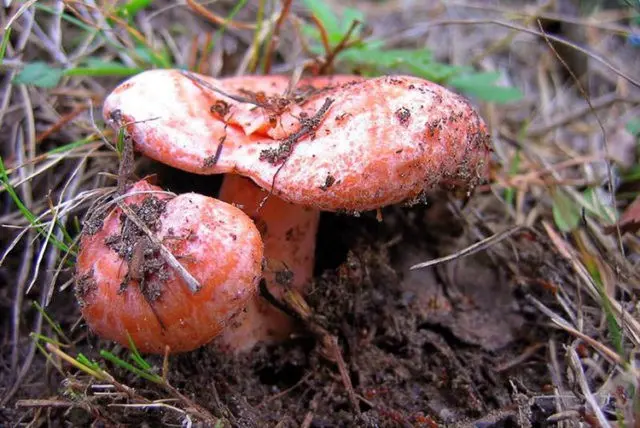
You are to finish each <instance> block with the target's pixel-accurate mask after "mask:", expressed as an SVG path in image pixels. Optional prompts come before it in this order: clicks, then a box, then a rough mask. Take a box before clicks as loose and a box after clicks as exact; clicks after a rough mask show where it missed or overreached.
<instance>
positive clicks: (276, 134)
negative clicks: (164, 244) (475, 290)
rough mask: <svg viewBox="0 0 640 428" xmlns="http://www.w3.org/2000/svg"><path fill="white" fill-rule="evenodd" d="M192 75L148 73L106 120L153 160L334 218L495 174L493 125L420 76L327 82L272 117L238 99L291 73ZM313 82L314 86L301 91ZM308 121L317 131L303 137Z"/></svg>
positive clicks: (121, 93) (280, 84) (123, 91)
mask: <svg viewBox="0 0 640 428" xmlns="http://www.w3.org/2000/svg"><path fill="white" fill-rule="evenodd" d="M192 76H195V78H193V77H189V76H188V75H187V74H185V73H183V72H180V71H178V70H151V71H146V72H143V73H140V74H138V75H136V76H134V77H132V78H130V79H129V80H127V81H126V82H124V83H123V84H121V85H120V86H119V87H118V88H116V89H115V90H114V91H113V92H112V93H111V94H110V95H109V96H108V98H107V99H106V101H105V104H104V114H105V117H106V118H107V119H108V120H110V121H111V123H112V124H113V125H114V126H120V125H124V126H126V129H127V131H128V132H129V133H130V135H131V136H132V138H133V140H134V141H135V144H136V149H137V150H139V151H141V152H142V153H143V154H145V155H146V156H148V157H151V158H153V159H156V160H158V161H161V162H163V163H167V164H169V165H171V166H174V167H177V168H180V169H183V170H187V171H190V172H194V173H199V174H218V173H227V172H234V173H237V174H240V175H243V176H246V177H248V178H250V179H252V180H253V181H254V182H256V183H257V184H258V185H259V186H261V187H263V188H265V189H271V188H272V186H273V194H274V195H276V196H279V197H280V198H282V199H284V200H286V201H288V202H291V203H294V204H299V205H303V206H308V207H315V208H318V209H321V210H327V211H343V210H345V211H364V210H370V209H376V208H380V207H383V206H386V205H391V204H395V203H399V202H403V201H407V200H412V199H414V198H416V197H419V196H420V195H421V194H422V193H423V192H425V191H428V190H432V189H436V188H442V187H445V188H463V189H470V188H473V187H474V186H476V185H477V184H478V183H479V182H481V181H482V180H483V179H484V178H485V176H486V174H487V172H488V164H489V162H488V160H489V156H490V152H491V149H490V145H489V135H488V133H487V128H486V126H485V124H484V122H483V121H482V120H481V119H480V117H479V116H478V115H477V113H476V112H475V111H474V110H473V108H472V107H471V105H470V104H469V103H468V102H467V101H466V100H465V99H464V98H463V97H461V96H459V95H457V94H455V93H453V92H451V91H449V90H447V89H445V88H443V87H442V86H439V85H437V84H434V83H431V82H428V81H425V80H423V79H419V78H416V77H409V76H395V77H379V78H372V79H362V78H357V77H348V76H341V77H339V78H336V79H335V80H336V82H337V83H338V84H337V85H333V86H329V87H327V88H323V89H317V88H318V87H321V86H323V85H326V79H323V81H322V82H321V83H320V84H317V85H315V87H316V90H315V91H313V90H312V91H308V93H307V94H306V95H304V96H302V98H301V99H300V100H299V102H291V103H290V105H288V106H287V108H285V109H283V111H282V112H279V113H278V114H277V115H274V114H270V112H269V111H267V110H266V109H264V108H260V107H256V106H255V105H254V104H251V103H246V102H241V101H238V97H244V96H246V92H242V91H240V90H241V89H242V86H243V85H245V87H246V88H248V90H249V91H251V88H252V87H265V86H268V85H271V86H273V87H274V88H277V89H278V90H283V89H284V88H286V87H287V85H288V78H287V77H285V76H244V77H242V78H231V79H214V78H210V77H206V76H200V75H192ZM265 82H266V83H265ZM345 82H346V83H345ZM309 85H311V86H314V85H313V79H304V80H303V81H301V83H300V84H299V85H298V86H297V87H296V88H297V89H299V90H300V91H302V92H304V90H303V88H304V87H305V86H309ZM212 88H213V90H212ZM224 94H227V95H229V96H227V95H224ZM216 106H217V107H219V108H216ZM212 107H213V108H212ZM274 120H275V122H274ZM305 124H306V125H307V126H308V128H310V131H309V132H304V133H301V134H300V135H297V136H296V133H300V130H301V129H302V128H303V127H304V126H305ZM293 137H297V138H293ZM287 142H289V143H290V145H289V146H290V147H288V149H290V150H288V151H287V150H286V149H287V147H285V146H286V143H287ZM283 144H284V145H283ZM283 150H284V151H285V152H286V153H287V156H286V157H285V156H280V154H281V153H282V152H283ZM274 178H275V179H274Z"/></svg>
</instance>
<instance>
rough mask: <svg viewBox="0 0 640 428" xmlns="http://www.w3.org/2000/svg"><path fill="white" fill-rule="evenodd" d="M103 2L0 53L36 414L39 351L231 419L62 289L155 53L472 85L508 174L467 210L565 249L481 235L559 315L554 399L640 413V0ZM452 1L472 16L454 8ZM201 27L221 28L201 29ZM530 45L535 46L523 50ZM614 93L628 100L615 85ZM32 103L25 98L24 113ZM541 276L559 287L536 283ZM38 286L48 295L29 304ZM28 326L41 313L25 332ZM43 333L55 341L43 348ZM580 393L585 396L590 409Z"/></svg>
mask: <svg viewBox="0 0 640 428" xmlns="http://www.w3.org/2000/svg"><path fill="white" fill-rule="evenodd" d="M285 3H286V2H285ZM454 3H455V5H454ZM97 4H98V6H94V5H93V3H91V2H60V3H56V2H35V3H32V4H30V5H28V6H25V7H24V8H18V7H14V8H12V9H10V11H11V13H12V15H11V16H5V17H4V19H5V20H4V22H3V27H4V26H6V28H5V31H4V33H3V36H2V41H1V42H0V62H1V63H2V68H3V71H5V72H6V73H7V75H8V76H9V77H10V79H9V80H7V81H6V82H5V83H4V84H3V86H2V87H1V88H0V90H1V91H2V93H3V94H6V95H7V96H6V97H5V98H4V101H3V103H4V104H3V105H1V106H0V125H1V126H2V127H3V129H5V130H6V132H3V137H2V138H4V139H6V141H3V143H2V144H1V145H0V147H2V149H1V150H2V151H0V185H1V187H0V197H1V198H3V199H2V203H1V204H0V205H2V210H1V211H0V225H2V226H1V227H3V229H2V230H3V232H2V234H3V238H2V240H0V242H2V243H3V245H4V246H5V248H3V251H2V259H0V269H2V270H0V273H3V274H4V276H5V277H6V278H10V279H11V281H10V283H9V284H6V285H2V286H1V287H2V292H3V293H4V294H3V295H7V296H12V297H11V298H12V299H13V300H12V306H11V309H12V315H11V316H10V317H8V318H7V320H9V321H10V323H9V324H10V330H11V337H12V339H11V340H6V341H5V342H7V343H9V342H11V344H10V345H3V346H8V348H10V349H11V350H10V352H8V353H10V354H11V358H10V360H11V361H9V362H5V365H6V366H7V367H8V368H9V370H8V371H10V372H12V373H18V374H17V375H16V376H14V377H12V378H11V379H10V381H9V380H6V379H5V380H4V382H5V383H7V384H9V385H10V386H9V387H6V386H3V387H4V388H5V391H4V392H6V394H5V397H6V398H5V400H4V401H3V404H6V403H7V402H8V401H7V400H9V399H11V400H14V402H15V397H17V396H20V397H21V401H18V403H19V405H20V406H24V407H23V408H24V409H29V411H30V413H29V415H30V417H31V418H32V419H33V421H36V420H38V418H40V417H41V414H40V413H39V412H38V411H34V409H35V408H37V406H35V405H34V402H33V401H29V400H31V398H25V396H26V393H25V392H24V391H23V390H21V389H20V388H22V386H21V384H22V383H23V382H24V381H25V379H26V378H27V374H28V373H29V370H31V367H34V368H33V370H41V371H44V370H45V367H47V368H53V369H55V370H56V371H57V372H58V374H59V377H60V378H61V379H66V380H67V381H68V383H67V385H71V386H67V387H66V389H65V388H62V393H61V394H59V395H56V397H55V402H56V403H67V404H69V403H79V402H82V403H84V404H86V405H88V406H89V407H90V408H94V409H95V410H96V411H98V412H99V411H100V409H104V408H108V406H110V405H114V406H116V405H118V406H119V405H123V404H122V403H121V401H118V400H120V398H121V397H126V401H127V402H126V405H127V406H132V408H134V409H138V410H143V411H150V412H153V411H157V410H158V409H162V410H168V411H169V412H171V413H172V414H174V416H175V418H174V419H175V421H181V422H184V421H192V420H193V421H195V420H204V421H209V422H211V424H212V425H220V426H222V425H221V424H225V423H226V422H225V421H224V420H223V418H220V416H219V415H215V416H213V415H212V414H211V413H210V412H209V411H208V410H207V409H205V408H203V407H200V406H199V404H198V403H195V402H193V401H192V400H191V399H190V398H188V397H186V396H184V395H182V394H181V393H180V392H179V391H178V390H177V389H175V388H174V387H173V386H172V385H171V384H170V383H169V382H168V376H169V371H170V369H169V364H168V359H167V358H165V360H164V361H163V362H162V368H161V369H160V370H158V369H157V368H156V367H155V366H154V364H153V363H152V362H149V361H147V359H145V358H144V357H143V356H142V355H140V354H139V353H138V352H137V350H136V349H135V345H134V344H132V346H131V348H132V351H131V352H129V353H125V352H123V351H122V350H119V349H105V348H100V349H98V350H89V352H90V354H89V353H87V350H86V348H85V349H83V350H82V351H80V350H79V349H80V346H81V345H79V344H82V343H85V344H86V337H85V336H84V334H83V333H82V332H81V330H83V328H80V329H77V328H75V329H74V328H73V326H74V325H75V324H76V322H77V321H78V320H77V319H74V317H77V313H74V314H73V316H72V317H70V316H68V315H64V313H63V312H61V311H55V310H54V309H51V311H49V309H48V306H49V305H50V304H51V305H53V306H54V307H55V305H54V304H52V302H54V303H55V301H56V300H61V301H64V300H65V299H66V300H67V301H69V300H73V296H72V295H71V293H70V292H69V291H70V288H69V287H70V285H71V283H72V279H73V278H72V268H73V260H74V257H75V239H76V237H77V234H78V229H79V223H80V217H81V216H82V215H83V214H84V213H85V212H86V211H87V210H88V209H89V208H90V207H91V206H92V205H93V204H96V203H98V202H99V201H100V200H101V199H104V198H106V197H107V196H108V194H109V191H110V189H112V186H114V185H115V180H114V177H115V175H114V174H115V173H116V170H117V161H118V158H119V156H120V152H121V149H122V135H121V134H120V135H114V133H112V132H109V131H107V130H106V127H105V125H104V123H103V121H102V120H101V119H99V116H100V115H99V114H98V110H99V107H100V103H101V100H102V99H103V97H104V95H105V94H106V93H108V91H109V90H110V89H112V88H113V86H114V85H115V83H117V82H118V81H121V80H122V79H123V78H125V77H127V76H130V75H133V74H136V73H138V72H140V71H142V70H146V69H151V68H172V67H179V68H186V69H189V70H192V71H198V72H203V73H215V74H220V73H222V74H225V75H228V74H234V73H237V74H243V73H247V72H253V71H255V72H263V73H272V72H291V71H292V70H294V69H296V67H300V64H303V65H305V66H306V67H307V68H308V69H310V70H315V71H320V72H324V73H331V72H345V71H346V72H348V71H352V70H357V71H358V72H360V73H362V74H364V75H371V76H373V75H379V74H384V73H409V74H413V75H417V76H421V77H424V78H427V79H429V80H433V81H436V82H438V83H441V84H443V85H447V86H449V87H451V88H453V89H455V90H457V91H459V92H461V93H463V94H465V95H467V96H468V97H469V98H471V99H472V100H473V102H474V104H475V105H476V106H478V108H479V110H480V111H481V113H482V115H483V117H485V119H486V120H487V122H488V124H489V125H490V127H491V129H492V134H493V144H494V146H495V157H494V161H495V165H494V167H493V177H492V181H491V183H490V184H489V185H487V186H485V188H484V189H481V191H480V192H479V195H477V196H476V198H474V201H472V202H471V204H472V207H471V208H470V209H468V210H465V211H464V212H463V213H462V214H461V215H462V217H463V219H464V222H465V223H466V224H469V225H474V227H475V229H474V230H476V229H477V230H482V231H483V232H482V233H481V236H478V235H477V234H476V235H474V236H475V238H476V241H479V240H481V239H487V238H490V237H491V236H492V234H493V235H495V236H500V234H501V233H503V232H504V231H505V230H508V229H509V228H511V227H515V226H518V227H523V228H526V229H527V230H530V231H531V234H532V239H534V240H535V241H537V242H542V243H544V245H546V248H547V250H548V251H549V252H550V254H552V255H553V256H554V257H555V260H557V261H558V262H557V265H556V266H555V268H556V271H554V272H552V273H551V274H545V273H544V272H537V273H534V274H531V273H530V272H529V271H528V270H527V259H526V255H527V248H526V246H524V245H523V244H522V243H521V242H520V241H518V240H517V239H516V238H515V234H514V237H513V238H512V237H509V238H508V239H505V240H504V241H503V240H500V243H499V244H498V243H496V244H495V245H491V246H488V247H483V248H484V249H485V250H486V251H489V252H492V254H493V253H495V255H496V257H503V261H504V265H505V266H506V268H505V269H506V270H507V271H509V274H510V275H511V277H513V278H515V281H516V282H517V283H518V284H519V288H520V291H521V292H522V293H524V294H526V295H527V298H528V301H529V302H530V304H531V307H533V308H535V310H536V311H538V313H540V314H543V315H544V317H545V320H546V321H548V325H546V326H545V328H547V331H548V340H547V341H546V342H545V343H544V349H545V351H543V352H542V353H541V354H540V355H539V357H540V358H544V359H545V361H547V363H548V367H549V372H550V379H552V380H553V382H554V384H553V385H551V391H552V392H550V395H551V396H552V398H553V399H554V403H555V406H556V409H557V414H555V415H554V417H560V416H562V417H564V416H565V415H569V416H568V417H569V418H570V419H572V420H573V421H578V420H582V421H585V420H586V421H588V420H589V417H592V418H594V420H596V421H599V422H600V424H601V425H605V426H615V425H617V426H632V425H633V424H634V423H635V424H637V423H638V421H639V420H640V410H639V406H640V399H639V395H638V393H637V391H638V375H637V369H636V364H637V362H636V360H635V355H634V349H636V348H637V347H638V346H640V323H638V321H637V311H636V309H635V306H634V302H635V299H637V297H638V285H639V284H640V278H639V274H638V257H639V255H640V240H639V239H638V235H637V234H633V233H626V234H625V233H614V234H608V233H605V232H604V230H605V228H607V227H610V226H611V225H615V224H616V221H617V219H618V218H619V215H620V212H621V211H622V210H623V209H624V208H625V206H626V202H625V201H627V202H628V201H630V200H633V199H634V198H636V197H638V194H639V189H640V165H638V156H639V155H640V94H639V91H638V89H639V88H638V87H637V85H636V84H635V81H634V80H633V79H636V80H637V79H638V76H637V75H636V76H635V77H634V70H638V69H640V63H639V62H638V55H637V53H638V50H637V49H638V48H634V47H633V46H632V45H631V44H629V43H626V42H625V37H626V38H628V37H631V35H633V34H635V33H637V27H634V25H637V22H636V21H637V20H638V19H639V18H638V17H639V16H640V12H639V11H640V5H639V4H637V2H635V1H627V5H626V8H623V9H616V10H615V11H610V10H609V11H607V10H605V9H603V8H602V7H601V6H602V5H600V4H596V5H595V6H596V7H594V8H590V9H589V10H590V12H589V13H590V14H591V15H590V16H584V15H580V16H577V17H575V16H571V17H570V16H563V15H559V16H558V15H557V14H554V13H552V12H553V11H548V10H546V9H544V8H542V7H540V8H528V9H526V10H524V11H523V10H517V11H516V10H512V9H508V8H507V7H502V6H500V7H496V8H486V7H485V8H483V7H481V6H478V5H476V4H472V3H468V4H467V2H464V1H461V2H451V3H450V4H449V5H448V6H446V5H445V3H444V2H443V9H442V10H443V11H444V12H442V11H441V12H440V15H442V16H440V15H439V16H440V17H439V18H437V19H435V18H434V22H431V24H433V25H432V26H429V25H422V24H421V23H420V21H419V20H418V19H416V22H413V23H412V27H411V28H410V29H407V30H410V31H408V32H407V34H403V33H402V32H399V34H398V33H397V32H389V31H385V28H383V27H380V24H379V22H378V20H379V18H378V16H379V14H380V12H377V13H376V10H377V9H375V8H374V7H373V6H369V7H367V6H361V7H359V8H341V10H339V9H338V8H334V7H332V6H329V3H325V2H319V1H313V0H304V1H302V2H299V4H296V5H297V6H304V8H303V9H295V8H294V9H291V10H288V11H287V13H286V14H284V13H282V9H280V8H277V7H276V8H274V7H273V3H272V2H267V1H266V0H261V1H258V2H257V3H252V2H248V1H240V2H237V3H236V4H235V6H234V7H233V8H231V9H228V10H224V9H221V8H219V6H218V5H213V6H209V7H208V9H207V11H208V13H209V15H205V16H200V15H199V13H198V12H197V10H191V9H186V8H184V7H183V6H177V5H174V4H171V3H170V2H163V1H159V0H156V1H142V0H137V1H134V0H131V1H127V2H121V3H120V4H119V5H118V6H115V5H112V4H110V3H109V2H102V3H100V2H98V3H97ZM61 5H63V6H61ZM455 7H459V8H460V9H456V11H457V12H456V13H458V14H463V15H466V16H465V17H464V19H463V18H460V17H458V15H456V14H453V15H452V14H447V11H449V8H451V10H453V8H455ZM176 9H184V10H182V12H188V11H190V13H189V14H188V16H189V18H184V19H188V21H185V22H175V21H174V20H172V19H170V18H166V17H164V16H165V15H166V14H169V13H172V11H175V10H176ZM300 10H304V13H303V12H300ZM436 12H437V11H436ZM436 12H433V13H434V14H436ZM416 13H417V12H416ZM476 13H477V14H478V15H477V16H476V15H475V14H476ZM480 14H482V16H481V17H479V16H480ZM485 15H487V16H489V18H486V17H485ZM550 15H553V16H555V17H556V19H558V20H559V21H560V22H572V23H573V25H578V26H580V27H581V28H586V29H589V30H590V31H591V33H589V34H588V35H587V36H584V37H585V39H584V40H578V41H573V42H571V43H568V44H567V46H568V47H569V48H573V47H574V45H575V44H579V45H580V46H584V48H581V49H582V54H585V52H586V54H587V55H591V56H592V58H594V60H593V61H592V62H591V64H590V67H591V68H590V69H589V70H588V76H589V79H590V80H589V82H590V83H589V84H588V89H589V91H588V92H583V91H581V90H579V88H578V85H577V84H576V82H575V79H573V77H572V76H566V75H565V74H564V72H565V70H564V68H563V66H562V65H561V64H559V62H558V61H557V58H556V56H555V55H554V53H553V52H552V50H551V49H550V48H549V45H550V44H551V43H552V42H553V43H558V44H554V45H553V46H558V45H561V44H562V43H560V42H561V41H562V40H561V41H558V40H555V39H547V40H546V41H545V40H544V37H541V35H543V34H542V30H541V29H540V26H539V25H538V23H537V21H536V18H538V17H545V16H550ZM180 16H185V15H180ZM248 17H254V21H251V20H250V18H248ZM280 18H281V19H280ZM467 18H468V19H467ZM605 18H606V19H605ZM211 22H213V24H212V23H211ZM496 22H497V24H496ZM596 23H600V24H596ZM488 25H491V26H490V27H488ZM203 27H204V28H207V31H208V33H207V34H204V35H203V34H201V31H200V30H199V29H200V28H203ZM245 27H249V28H250V29H246V28H245ZM522 28H524V29H526V31H522ZM403 30H404V29H403ZM275 35H279V39H278V40H277V41H276V38H275V37H274V36H275ZM292 39H293V40H295V42H296V43H298V44H299V46H300V52H298V53H297V54H296V55H297V57H296V56H295V55H293V54H291V52H290V51H292V50H293V49H292V48H291V46H290V45H291V44H292V43H293V42H292V41H291V40H292ZM574 42H575V43H574ZM229 45H233V46H242V47H243V49H242V50H241V51H238V52H236V53H235V55H236V56H235V61H233V62H232V61H229V64H227V63H223V64H220V63H219V59H220V58H222V57H223V55H222V53H223V51H224V50H225V49H227V48H226V47H225V46H229ZM611 46H615V47H616V49H618V51H616V49H613V48H611ZM526 49H529V50H530V51H531V53H530V54H527V53H523V50H526ZM634 49H635V50H634ZM469 52H473V53H474V55H469V54H468V53H469ZM614 52H618V53H614ZM634 54H635V55H634ZM229 55H230V54H229V53H227V56H229ZM43 58H47V60H43ZM300 58H303V59H304V60H305V61H300ZM534 58H541V59H540V60H539V61H538V60H535V59H534ZM603 61H604V62H605V63H604V64H603ZM616 70H621V73H619V74H616V73H615V71H616ZM622 71H623V72H624V73H622ZM636 74H637V73H636ZM625 76H631V77H632V79H627V78H625ZM606 97H609V98H610V99H613V100H614V101H613V102H605V101H607V98H606ZM600 101H602V102H601V103H600ZM78 106H82V108H81V109H78ZM585 106H587V107H586V108H585ZM583 108H584V111H583V113H581V114H579V115H571V113H572V112H575V111H579V110H580V109H583ZM71 113H73V115H71V116H69V115H70V114H71ZM15 115H19V117H21V119H20V120H19V121H17V122H16V121H15V120H14V121H12V118H13V117H15ZM563 116H566V117H563ZM565 119H566V120H565ZM47 130H48V131H49V132H47V133H46V134H45V131H47ZM621 130H622V131H621ZM39 136H41V137H42V138H41V139H38V137H39ZM585 142H586V143H585ZM623 146H624V147H623ZM620 147H622V148H623V149H625V150H626V151H625V152H624V153H632V154H633V155H629V157H631V158H633V159H632V161H631V162H628V161H627V159H625V158H624V157H625V156H622V158H621V156H619V155H618V156H614V154H613V152H616V153H618V152H619V150H618V149H619V148H620ZM621 150H622V149H621ZM605 166H606V167H607V168H610V170H609V171H607V169H606V168H605ZM609 172H610V173H611V174H612V176H613V178H614V182H613V183H610V182H609V181H608V178H609ZM611 189H613V190H614V193H611ZM494 214H495V216H496V217H493V215H494ZM492 218H493V219H492ZM495 218H499V219H500V221H496V220H495ZM470 229H473V228H472V227H470ZM17 272H24V274H16V273H17ZM532 275H533V277H532ZM536 275H537V276H536ZM532 283H544V284H546V286H547V287H548V289H549V290H552V291H550V292H541V291H540V290H536V289H532V286H531V284H532ZM34 284H36V285H37V286H35V287H34ZM29 292H30V293H31V294H28V293H29ZM31 299H33V301H34V302H39V303H34V306H33V307H31V306H30V304H29V303H30V301H31ZM58 317H61V318H62V319H60V320H58V319H57V318H58ZM28 323H32V324H28ZM25 330H32V333H31V336H30V338H31V340H30V341H29V342H28V343H26V342H25V339H26V338H25V337H24V335H23V333H22V332H24V331H25ZM558 342H560V343H561V345H560V346H557V343H558ZM25 343H26V344H25ZM585 348H586V349H588V351H584V349H585ZM35 350H38V351H39V352H40V355H41V356H42V358H43V360H44V362H41V363H40V365H38V364H36V363H37V358H36V356H35ZM85 354H86V355H85ZM125 354H126V356H125ZM18 355H20V356H26V357H25V358H18ZM87 355H90V356H87ZM564 356H566V359H565V358H564ZM558 361H563V362H566V366H565V365H561V364H560V363H558ZM574 380H575V381H576V385H577V386H576V387H575V388H574V384H573V383H572V382H573V381H574ZM74 382H76V383H74ZM129 384H135V385H136V387H135V388H134V387H131V386H130V385H129ZM148 384H152V385H154V386H156V387H158V388H159V390H161V391H163V394H164V395H163V396H162V398H157V397H155V396H154V397H151V396H149V397H147V396H145V395H144V393H143V392H140V391H141V388H142V389H146V388H147V387H149V386H148ZM106 385H109V387H107V386H106ZM98 386H99V387H100V388H103V389H104V390H105V391H106V390H108V388H114V390H115V391H116V392H113V393H109V394H112V395H109V394H106V396H107V397H111V398H110V399H111V401H109V400H110V399H107V400H104V399H103V398H102V397H99V394H94V393H92V392H87V391H90V390H91V387H98ZM618 387H620V388H618ZM105 388H106V389H105ZM145 392H146V391H145ZM0 395H2V394H0ZM567 397H570V399H568V398H567ZM611 397H614V398H615V405H613V407H614V408H613V410H611V404H610V403H611V400H610V398H611ZM38 399H40V397H38ZM166 399H169V400H171V401H170V402H167V401H166ZM532 399H533V398H532ZM69 405H71V404H69ZM92 406H93V407H92ZM581 406H584V407H581ZM577 408H580V409H583V411H582V413H580V412H574V411H575V410H576V409H577ZM605 413H607V414H608V415H609V416H606V415H605ZM612 413H613V415H614V416H613V417H612V416H611V414H612ZM558 415H560V416H558Z"/></svg>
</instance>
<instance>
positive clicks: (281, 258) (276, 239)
mask: <svg viewBox="0 0 640 428" xmlns="http://www.w3.org/2000/svg"><path fill="white" fill-rule="evenodd" d="M267 195H268V192H267V191H266V190H263V189H262V188H260V187H258V186H257V185H256V184H254V183H253V181H251V180H249V179H247V178H244V177H241V176H237V175H232V174H227V175H226V176H225V178H224V181H223V184H222V188H221V189H220V195H219V198H220V199H221V200H223V201H225V202H228V203H233V204H236V205H237V206H238V207H239V208H240V209H242V210H243V211H244V212H245V213H246V214H247V215H249V216H250V217H251V218H252V219H253V220H254V221H255V223H256V225H257V227H258V230H259V231H260V234H261V235H262V239H263V242H264V256H265V258H266V260H267V267H266V269H265V272H264V278H265V280H266V282H267V287H268V288H269V291H270V292H271V294H273V295H274V296H275V297H276V298H278V299H282V297H283V294H284V292H285V290H286V287H291V288H293V289H296V290H297V291H299V292H301V293H302V294H304V293H305V290H307V289H308V285H309V283H310V281H311V278H312V276H313V265H314V258H315V240H316V234H317V231H318V221H319V219H320V211H319V210H316V209H313V208H304V207H302V206H299V205H294V204H290V203H288V202H285V201H284V200H282V199H280V198H278V197H276V196H274V195H269V196H268V199H267V200H266V202H265V203H264V205H263V206H262V207H261V208H259V207H260V204H261V202H262V201H263V200H264V198H265V197H266V196H267ZM290 273H292V274H293V277H291V275H290ZM294 329H295V324H294V322H293V320H292V319H291V318H290V317H289V316H288V315H286V314H284V313H282V312H281V311H280V310H278V309H277V308H275V307H273V306H272V305H271V304H270V303H269V302H267V301H266V300H265V299H264V298H263V297H261V296H259V295H256V296H255V297H253V299H252V301H251V302H250V303H249V304H248V305H247V307H246V309H245V311H244V313H243V314H242V315H240V316H238V317H237V318H236V319H234V323H233V324H232V325H230V326H229V328H227V329H226V330H225V331H224V333H223V334H222V336H220V337H219V338H218V339H216V343H217V344H218V345H219V346H220V347H221V348H223V349H225V350H227V351H230V352H235V353H240V352H245V351H248V350H250V349H251V348H253V347H254V346H255V345H256V344H258V343H259V342H263V343H267V344H270V343H276V342H279V341H282V340H285V339H287V338H288V337H289V335H290V334H291V333H292V332H293V331H294Z"/></svg>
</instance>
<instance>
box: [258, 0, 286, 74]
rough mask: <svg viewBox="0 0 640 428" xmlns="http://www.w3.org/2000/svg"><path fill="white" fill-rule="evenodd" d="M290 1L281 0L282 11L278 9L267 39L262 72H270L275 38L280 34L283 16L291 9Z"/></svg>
mask: <svg viewBox="0 0 640 428" xmlns="http://www.w3.org/2000/svg"><path fill="white" fill-rule="evenodd" d="M291 3H293V0H282V11H280V16H278V19H277V21H276V25H275V27H274V28H273V34H272V35H271V40H270V41H269V46H268V47H267V51H266V52H265V54H264V68H263V73H264V74H269V73H270V72H271V56H272V55H273V51H274V48H275V45H276V40H277V39H278V37H279V36H280V28H281V27H282V24H283V23H284V20H285V18H286V17H287V15H288V14H289V11H290V10H291Z"/></svg>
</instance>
